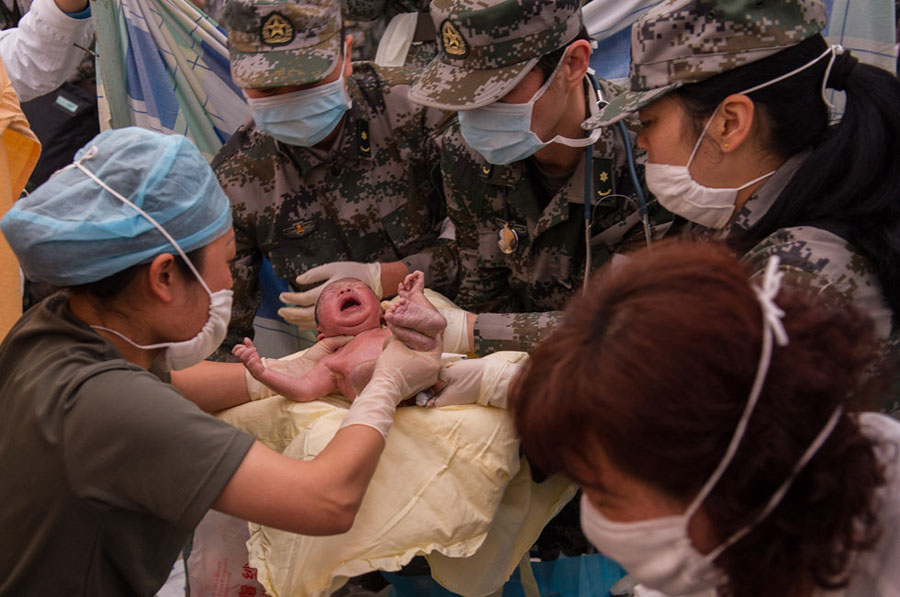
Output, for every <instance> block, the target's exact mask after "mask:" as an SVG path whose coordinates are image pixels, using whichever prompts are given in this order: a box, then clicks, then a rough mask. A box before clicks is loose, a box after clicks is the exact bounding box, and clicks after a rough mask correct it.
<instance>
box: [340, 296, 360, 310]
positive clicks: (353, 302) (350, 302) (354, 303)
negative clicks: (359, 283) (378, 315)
mask: <svg viewBox="0 0 900 597" xmlns="http://www.w3.org/2000/svg"><path fill="white" fill-rule="evenodd" d="M361 304H362V303H360V302H359V301H358V300H357V299H356V298H355V297H352V296H348V297H346V298H345V299H344V300H342V301H341V311H346V310H347V309H352V308H353V307H359V306H360V305H361Z"/></svg>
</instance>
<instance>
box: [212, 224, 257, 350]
mask: <svg viewBox="0 0 900 597" xmlns="http://www.w3.org/2000/svg"><path fill="white" fill-rule="evenodd" d="M234 236H235V241H236V245H237V254H236V256H235V258H234V260H233V261H232V262H231V277H232V278H233V279H234V286H233V287H232V291H233V292H234V297H233V299H232V307H231V321H230V322H229V323H228V333H227V334H226V335H225V340H224V341H223V342H222V344H221V345H220V346H219V348H218V349H216V352H214V353H213V354H212V356H211V357H210V360H213V361H235V360H237V359H235V357H233V356H232V354H231V348H232V347H233V346H234V345H235V344H237V343H239V342H243V340H244V338H245V337H246V338H251V339H252V338H253V319H254V318H255V317H256V310H257V309H258V308H259V305H260V303H261V302H262V291H261V290H260V286H259V272H260V270H261V269H262V253H261V252H260V251H259V249H257V248H255V247H253V246H251V245H250V244H249V243H248V242H247V235H246V233H244V232H243V231H242V230H241V228H240V227H239V226H237V225H236V226H235V227H234Z"/></svg>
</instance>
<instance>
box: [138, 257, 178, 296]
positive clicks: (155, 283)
mask: <svg viewBox="0 0 900 597" xmlns="http://www.w3.org/2000/svg"><path fill="white" fill-rule="evenodd" d="M176 269H178V264H177V263H175V257H174V256H173V255H172V254H170V253H163V254H161V255H157V256H156V257H154V258H153V261H151V262H150V267H148V268H147V272H146V281H147V286H148V288H149V289H150V293H151V294H152V296H154V297H156V298H157V299H159V300H161V301H163V302H164V303H171V302H172V301H173V300H174V299H175V289H174V285H175V284H176V283H177V282H178V280H180V276H178V275H177V273H176V272H175V270H176Z"/></svg>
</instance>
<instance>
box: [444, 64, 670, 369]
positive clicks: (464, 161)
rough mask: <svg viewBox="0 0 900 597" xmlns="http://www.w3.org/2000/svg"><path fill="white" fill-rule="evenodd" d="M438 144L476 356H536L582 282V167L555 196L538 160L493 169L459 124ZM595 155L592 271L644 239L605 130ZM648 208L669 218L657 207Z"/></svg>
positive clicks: (615, 141) (618, 142)
mask: <svg viewBox="0 0 900 597" xmlns="http://www.w3.org/2000/svg"><path fill="white" fill-rule="evenodd" d="M608 85H609V84H607V83H606V82H604V83H603V86H604V87H607V86H608ZM438 142H439V144H440V146H441V172H442V175H443V181H444V193H445V198H446V201H447V211H448V214H449V216H450V218H451V220H452V221H453V223H454V225H455V227H456V239H457V240H456V243H457V247H458V250H459V260H460V261H459V280H460V285H459V292H458V294H457V296H456V303H457V304H458V305H459V306H460V307H462V308H464V309H468V310H471V311H473V312H476V313H479V316H478V319H477V321H476V324H475V346H474V347H473V348H474V350H475V352H476V353H478V354H488V353H490V352H494V351H497V350H524V351H528V350H531V349H532V348H534V346H535V345H536V344H537V342H538V341H539V340H541V339H542V338H543V337H544V336H546V335H547V334H548V333H549V332H550V331H552V330H553V328H554V327H555V326H556V325H557V323H558V318H559V317H560V316H561V314H560V313H559V312H558V311H560V310H561V309H562V308H563V307H564V306H565V304H566V301H567V300H568V299H569V297H571V296H572V295H573V294H574V293H575V292H577V291H578V290H579V289H580V288H581V286H582V283H583V281H584V268H585V242H584V234H585V232H584V224H585V220H584V181H585V172H584V170H585V165H584V159H582V160H581V162H580V163H579V165H578V167H577V168H576V170H575V171H574V172H573V173H572V174H571V175H570V176H568V177H567V178H566V179H565V180H564V181H561V182H562V186H561V187H560V188H559V189H558V190H557V191H556V192H555V193H552V190H548V189H546V188H545V184H544V183H543V182H542V180H541V179H542V175H541V174H540V172H539V171H538V168H537V165H536V162H535V160H534V159H533V158H528V159H526V160H523V161H520V162H514V163H512V164H510V165H508V166H496V165H491V164H489V163H487V162H486V161H485V160H484V158H483V157H482V156H481V155H479V154H478V153H477V152H476V151H474V150H473V149H471V148H470V147H469V146H468V145H467V144H466V142H465V141H464V140H463V138H462V135H461V133H460V130H459V123H458V121H456V120H454V121H453V122H452V124H451V125H450V126H449V127H448V128H447V130H446V131H444V132H443V134H441V136H440V137H439V138H438ZM592 154H593V163H592V172H593V178H594V182H593V186H594V197H593V199H592V201H591V203H592V212H593V218H592V221H591V238H592V240H591V245H592V247H591V249H592V250H591V266H592V268H593V269H596V268H598V267H600V266H602V265H603V264H605V263H606V262H607V261H608V259H609V258H610V256H611V255H612V254H613V253H615V252H617V251H618V250H619V249H620V248H621V247H623V245H625V244H626V241H630V242H632V243H636V244H637V245H639V246H643V244H644V236H643V226H642V224H641V220H640V212H639V207H638V203H637V200H636V199H635V197H634V194H633V193H634V185H633V183H632V181H631V178H630V176H629V174H628V170H627V166H626V163H625V155H626V154H625V150H624V147H623V145H622V138H621V135H619V134H618V131H617V130H616V129H615V128H614V127H608V128H606V129H604V130H603V132H602V134H601V136H600V139H599V140H598V141H597V142H596V143H595V144H594V146H593V147H592ZM640 159H643V156H642V155H641V156H640ZM551 189H552V187H551ZM623 195H625V196H623ZM650 208H651V211H652V212H653V213H654V214H655V215H656V216H657V217H659V216H662V214H659V213H658V212H660V211H661V210H659V208H658V206H657V205H656V203H655V201H653V200H651V205H650ZM504 225H508V227H509V228H510V229H512V230H514V231H515V232H516V234H517V235H518V246H517V248H516V250H515V251H513V252H512V253H509V254H506V253H504V252H503V251H502V250H501V249H500V246H499V245H498V234H499V232H500V230H501V229H502V228H503V226H504Z"/></svg>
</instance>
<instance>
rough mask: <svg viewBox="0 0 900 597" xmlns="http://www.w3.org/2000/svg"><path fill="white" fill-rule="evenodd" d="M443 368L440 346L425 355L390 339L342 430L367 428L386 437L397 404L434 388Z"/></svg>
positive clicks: (355, 401) (352, 405)
mask: <svg viewBox="0 0 900 597" xmlns="http://www.w3.org/2000/svg"><path fill="white" fill-rule="evenodd" d="M440 368H441V347H440V345H437V346H435V348H434V349H433V350H431V351H428V352H423V351H418V350H412V349H410V348H409V347H407V346H406V345H405V344H404V343H403V342H400V341H399V340H396V339H391V340H390V341H389V342H388V344H387V346H386V347H385V348H384V351H382V353H381V355H380V356H379V357H378V360H377V361H375V370H374V371H373V373H372V379H371V380H369V383H368V384H366V387H365V388H363V391H362V392H360V394H359V396H357V397H356V399H355V400H354V401H353V404H351V405H350V410H349V411H347V415H346V416H345V417H344V420H343V421H342V422H341V427H342V428H343V427H347V426H348V425H368V426H369V427H372V428H374V429H376V430H378V432H379V433H381V435H382V436H384V437H385V438H387V434H388V430H389V429H390V428H391V423H392V422H393V420H394V412H395V411H396V410H397V405H398V404H399V403H401V402H402V401H404V400H406V399H407V398H409V397H411V396H415V394H416V393H417V392H419V391H420V390H423V389H425V388H427V387H430V386H432V385H434V383H435V382H436V381H437V379H438V371H439V370H440Z"/></svg>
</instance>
